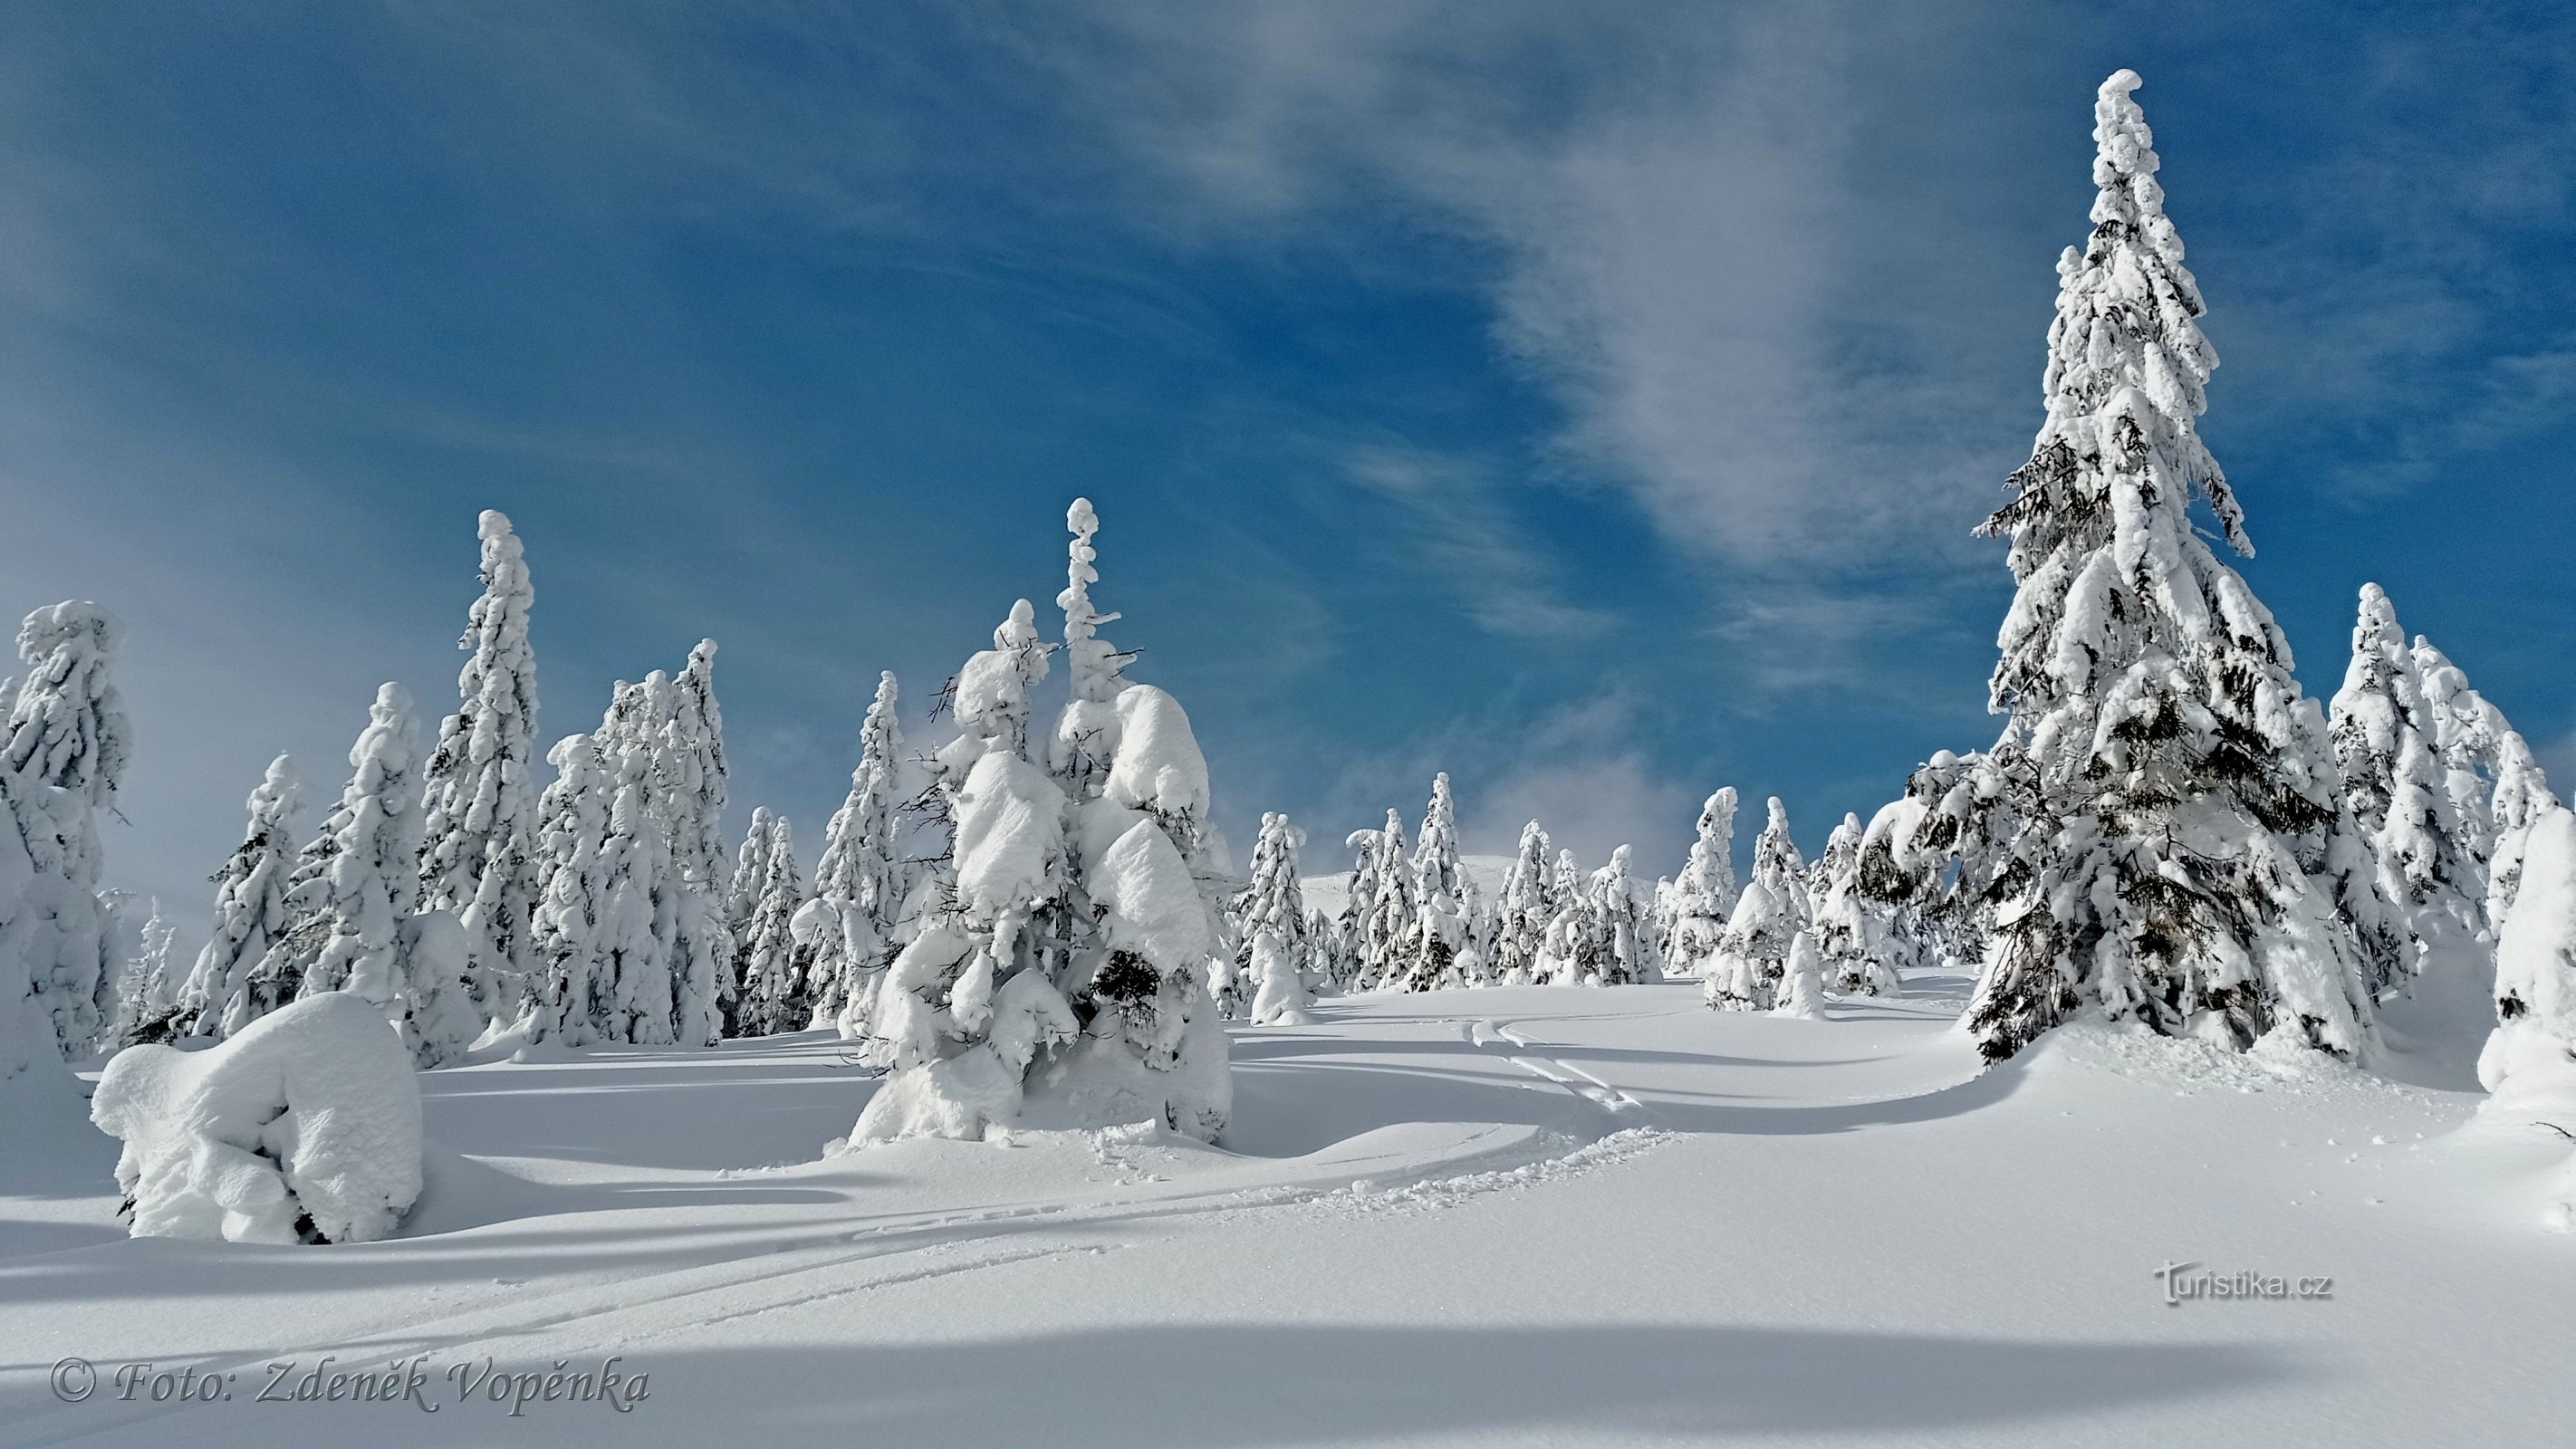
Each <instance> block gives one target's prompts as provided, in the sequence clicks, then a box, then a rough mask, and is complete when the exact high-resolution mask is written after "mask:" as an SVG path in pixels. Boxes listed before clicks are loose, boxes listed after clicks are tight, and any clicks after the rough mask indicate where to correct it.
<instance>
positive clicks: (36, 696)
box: [0, 601, 131, 1080]
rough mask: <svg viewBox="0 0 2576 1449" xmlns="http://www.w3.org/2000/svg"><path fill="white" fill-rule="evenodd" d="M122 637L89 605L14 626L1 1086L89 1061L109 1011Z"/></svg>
mask: <svg viewBox="0 0 2576 1449" xmlns="http://www.w3.org/2000/svg"><path fill="white" fill-rule="evenodd" d="M124 634H125V630H124V626H123V625H122V624H120V623H118V622H117V619H116V617H115V616H114V615H113V614H110V613H109V612H108V611H107V610H105V609H102V608H100V607H99V606H98V605H96V604H91V603H84V602H79V601H66V602H64V603H60V604H54V605H51V606H49V607H47V608H42V609H38V610H36V611H35V612H34V613H32V614H29V615H28V616H27V619H26V622H25V623H24V624H23V625H22V626H20V628H19V630H18V657H19V658H20V659H22V660H24V661H25V662H26V665H27V672H26V674H25V676H24V677H23V678H21V679H17V680H12V681H10V682H9V683H8V684H5V685H0V706H5V710H6V715H5V717H6V721H7V723H6V726H5V729H6V733H5V736H0V1080H6V1079H8V1078H10V1077H13V1076H16V1075H18V1074H19V1073H21V1072H24V1071H26V1070H28V1069H29V1068H39V1067H40V1068H47V1069H51V1068H55V1067H58V1066H59V1064H60V1063H61V1062H62V1061H63V1060H64V1058H66V1057H69V1056H77V1055H80V1054H82V1053H85V1052H87V1051H89V1050H90V1049H91V1048H92V1047H93V1046H94V1045H96V1044H97V1042H98V1039H99V1036H100V1034H101V1032H103V1031H104V1030H106V1029H107V1027H108V1026H109V1024H110V1021H111V1018H112V1016H113V1014H114V1012H115V1009H116V968H117V965H118V962H117V961H116V959H115V950H114V945H113V943H112V941H111V940H110V933H109V931H108V929H107V920H106V915H105V912H104V911H103V909H102V908H101V906H100V902H99V895H98V889H99V874H100V870H101V868H102V866H103V865H104V863H105V862H104V856H105V852H104V850H103V849H102V847H101V845H100V843H99V836H98V817H99V815H100V814H101V813H102V812H104V811H107V810H110V809H112V808H114V806H115V802H116V791H117V787H118V785H119V784H121V783H122V782H123V780H124V777H125V767H126V761H127V758H128V752H129V749H130V738H131V727H130V726H129V725H128V723H127V721H126V716H125V700H124V696H123V695H122V694H121V693H120V692H119V691H118V689H117V687H116V683H115V679H114V664H115V660H116V651H117V647H118V645H119V644H120V643H122V642H123V640H124ZM55 1075H58V1074H55Z"/></svg>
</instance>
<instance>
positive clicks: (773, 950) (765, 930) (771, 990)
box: [733, 810, 814, 1036]
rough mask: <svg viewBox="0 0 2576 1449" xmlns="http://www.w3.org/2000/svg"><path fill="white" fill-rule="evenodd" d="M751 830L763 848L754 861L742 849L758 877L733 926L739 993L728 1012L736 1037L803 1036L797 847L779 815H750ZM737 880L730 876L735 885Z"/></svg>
mask: <svg viewBox="0 0 2576 1449" xmlns="http://www.w3.org/2000/svg"><path fill="white" fill-rule="evenodd" d="M752 829H754V830H759V831H766V832H767V834H768V836H769V845H768V848H767V849H765V850H762V851H760V852H758V854H757V856H756V857H755V855H754V852H753V851H752V849H751V846H750V842H749V841H745V842H744V844H743V859H744V862H745V865H746V867H747V868H757V869H758V870H759V872H760V878H759V881H758V888H757V890H756V891H755V892H754V894H753V899H752V905H751V909H750V911H749V912H748V913H746V914H745V916H744V917H743V919H742V921H741V922H740V923H739V925H738V926H737V927H736V929H737V930H738V931H739V932H740V933H741V940H742V948H741V951H742V954H741V958H740V959H741V966H740V969H739V972H738V976H737V979H738V983H739V984H738V987H737V991H738V994H737V996H736V998H735V1004H734V1011H733V1034H734V1035H736V1036H775V1035H777V1034H779V1033H781V1032H790V1031H802V1030H804V1029H805V1024H806V1023H807V1022H808V1021H810V1020H812V1019H813V1015H814V1010H813V1006H812V1004H811V1003H810V1002H809V1001H808V1000H807V999H806V996H805V981H806V973H805V962H804V960H803V959H802V958H803V949H802V948H800V947H799V946H798V945H797V944H796V935H795V922H796V913H797V911H798V910H800V909H801V908H803V906H804V904H805V886H804V881H803V880H802V878H801V877H800V876H799V875H798V872H797V869H796V843H795V839H794V837H793V834H792V832H791V831H790V830H789V828H788V824H787V820H786V818H785V817H784V816H778V815H772V814H771V813H770V812H769V811H767V810H756V811H754V812H752ZM740 879H741V877H740V876H739V875H737V876H736V877H735V880H736V884H737V885H739V884H740Z"/></svg>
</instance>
